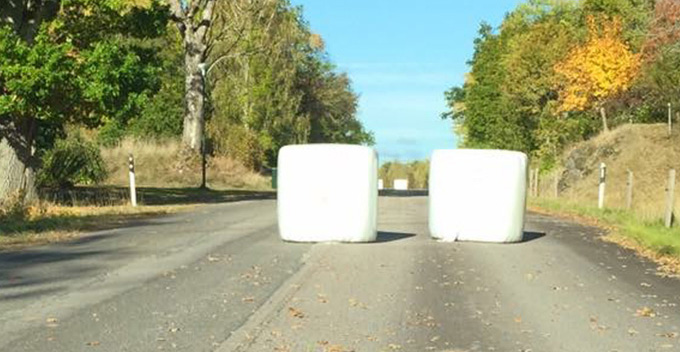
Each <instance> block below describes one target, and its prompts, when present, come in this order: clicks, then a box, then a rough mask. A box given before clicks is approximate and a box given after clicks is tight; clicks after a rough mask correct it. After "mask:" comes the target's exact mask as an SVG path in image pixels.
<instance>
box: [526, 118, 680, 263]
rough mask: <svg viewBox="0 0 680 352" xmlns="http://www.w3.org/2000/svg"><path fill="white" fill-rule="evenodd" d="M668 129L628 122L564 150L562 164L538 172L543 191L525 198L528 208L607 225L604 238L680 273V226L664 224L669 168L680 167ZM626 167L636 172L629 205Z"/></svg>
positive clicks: (678, 137) (677, 141)
mask: <svg viewBox="0 0 680 352" xmlns="http://www.w3.org/2000/svg"><path fill="white" fill-rule="evenodd" d="M666 131H667V130H666V126H665V125H626V126H623V127H621V128H619V129H617V130H614V131H612V132H610V133H607V134H603V135H600V136H598V137H596V138H593V139H592V140H589V141H586V142H583V143H580V144H578V145H576V146H574V147H573V148H572V149H571V150H569V151H568V152H566V153H565V155H564V157H563V159H562V162H561V164H562V166H563V168H561V169H559V170H558V172H557V173H555V172H553V173H552V174H544V175H542V180H543V181H542V182H541V187H540V194H541V196H539V197H538V198H532V199H530V200H529V207H530V209H532V210H535V211H539V212H545V213H550V214H553V215H560V216H565V217H569V218H574V219H576V220H579V221H581V222H586V223H589V224H593V225H597V226H600V227H604V228H607V229H608V230H610V231H609V235H608V236H606V237H605V238H604V239H605V240H607V241H611V242H615V243H618V244H620V245H622V246H624V247H627V248H630V249H634V250H636V251H637V252H638V253H639V254H640V255H642V256H644V257H647V258H649V259H652V260H654V261H656V262H657V263H659V264H660V269H661V271H662V272H664V273H666V274H669V275H670V274H673V275H677V274H680V227H679V226H678V224H677V222H676V223H675V224H674V226H673V227H672V228H666V227H665V226H664V224H663V217H664V213H665V199H666V191H665V190H666V185H667V177H668V171H669V170H670V169H672V168H674V169H676V170H679V171H680V131H676V132H674V133H673V135H672V136H670V137H669V136H668V135H667V132H666ZM601 162H604V163H606V164H607V192H606V197H605V209H603V210H600V209H598V208H597V195H598V167H599V164H600V163H601ZM628 170H630V171H633V173H634V182H633V185H634V188H633V202H632V207H631V209H625V207H626V206H625V198H626V188H627V187H626V184H627V178H628ZM556 175H559V196H558V197H557V198H555V196H554V184H555V182H554V181H555V176H556ZM676 188H677V187H676ZM679 198H680V197H678V196H676V202H675V203H676V205H675V209H677V210H680V199H679Z"/></svg>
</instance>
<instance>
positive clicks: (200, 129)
mask: <svg viewBox="0 0 680 352" xmlns="http://www.w3.org/2000/svg"><path fill="white" fill-rule="evenodd" d="M215 3H216V0H203V1H198V0H183V1H181V0H168V4H169V5H170V15H171V17H172V20H173V21H175V23H176V24H177V28H178V29H179V31H180V33H181V34H182V41H183V46H184V69H185V71H186V72H185V75H186V79H185V81H184V86H185V90H186V91H185V95H184V126H183V127H184V131H183V133H182V142H183V143H184V145H185V146H186V147H187V148H188V149H190V150H192V151H194V152H200V150H201V147H202V142H203V133H204V126H205V98H206V97H205V77H204V75H205V71H204V70H205V59H206V53H207V51H208V36H207V35H208V29H209V28H210V25H211V23H212V19H213V10H214V8H215Z"/></svg>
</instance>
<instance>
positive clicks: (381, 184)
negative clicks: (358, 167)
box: [378, 178, 385, 191]
mask: <svg viewBox="0 0 680 352" xmlns="http://www.w3.org/2000/svg"><path fill="white" fill-rule="evenodd" d="M383 188H385V184H384V183H383V179H382V178H380V179H378V190H379V191H382V190H383Z"/></svg>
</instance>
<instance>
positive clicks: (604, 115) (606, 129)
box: [600, 107, 609, 132]
mask: <svg viewBox="0 0 680 352" xmlns="http://www.w3.org/2000/svg"><path fill="white" fill-rule="evenodd" d="M600 116H601V117H602V130H603V131H604V132H609V126H608V125H607V112H606V111H605V109H604V107H600Z"/></svg>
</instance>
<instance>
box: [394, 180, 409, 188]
mask: <svg viewBox="0 0 680 352" xmlns="http://www.w3.org/2000/svg"><path fill="white" fill-rule="evenodd" d="M393 188H394V189H396V190H397V191H408V180H404V179H396V180H394V184H393Z"/></svg>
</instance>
